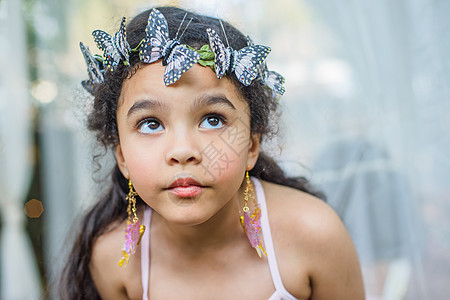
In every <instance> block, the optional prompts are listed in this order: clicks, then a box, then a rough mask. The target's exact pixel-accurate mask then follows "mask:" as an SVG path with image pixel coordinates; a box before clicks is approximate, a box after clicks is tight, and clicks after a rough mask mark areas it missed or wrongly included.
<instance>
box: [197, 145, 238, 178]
mask: <svg viewBox="0 0 450 300" xmlns="http://www.w3.org/2000/svg"><path fill="white" fill-rule="evenodd" d="M246 160H247V155H246V152H245V151H241V152H238V151H236V149H235V148H232V147H230V145H228V144H227V143H223V142H222V143H210V144H208V146H206V147H205V148H204V149H203V150H202V163H201V166H202V168H203V170H204V175H205V176H206V178H207V179H208V180H211V181H212V182H215V181H222V180H224V181H226V180H229V178H231V177H235V176H236V175H237V174H239V173H241V172H242V170H243V169H245V164H246Z"/></svg>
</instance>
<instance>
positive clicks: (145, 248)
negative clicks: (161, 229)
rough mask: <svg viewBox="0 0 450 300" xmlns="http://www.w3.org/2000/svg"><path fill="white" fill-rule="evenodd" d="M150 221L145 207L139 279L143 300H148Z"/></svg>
mask: <svg viewBox="0 0 450 300" xmlns="http://www.w3.org/2000/svg"><path fill="white" fill-rule="evenodd" d="M151 219H152V209H151V208H150V207H148V206H145V211H144V220H143V222H142V223H143V224H144V226H145V232H144V235H143V236H142V240H141V278H142V289H143V296H142V299H143V300H148V279H149V272H150V254H149V252H150V223H151Z"/></svg>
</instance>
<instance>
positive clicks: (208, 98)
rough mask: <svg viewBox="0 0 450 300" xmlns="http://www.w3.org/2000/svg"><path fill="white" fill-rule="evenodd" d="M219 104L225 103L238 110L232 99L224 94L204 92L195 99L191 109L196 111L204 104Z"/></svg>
mask: <svg viewBox="0 0 450 300" xmlns="http://www.w3.org/2000/svg"><path fill="white" fill-rule="evenodd" d="M217 104H219V105H225V106H228V107H229V108H231V109H233V110H236V107H234V105H233V103H231V101H230V100H228V98H227V97H226V96H225V95H223V94H217V95H208V94H203V95H201V96H200V97H198V98H197V99H195V101H194V104H193V105H192V106H191V111H196V110H198V109H199V108H201V107H203V106H208V105H217Z"/></svg>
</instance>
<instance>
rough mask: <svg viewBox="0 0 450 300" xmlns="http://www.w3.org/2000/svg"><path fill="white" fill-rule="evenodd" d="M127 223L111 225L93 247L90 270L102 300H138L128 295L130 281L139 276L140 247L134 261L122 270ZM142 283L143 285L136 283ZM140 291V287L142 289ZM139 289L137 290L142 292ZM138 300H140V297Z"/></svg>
mask: <svg viewBox="0 0 450 300" xmlns="http://www.w3.org/2000/svg"><path fill="white" fill-rule="evenodd" d="M124 229H125V221H124V222H115V223H113V224H111V225H110V226H109V227H108V228H107V230H105V232H104V233H103V234H102V235H100V236H99V237H98V238H97V239H96V240H95V241H94V245H93V247H92V254H91V263H90V265H89V270H90V272H91V276H92V279H93V281H94V284H95V286H96V288H97V291H98V292H99V294H100V296H101V298H102V299H135V298H136V297H133V296H132V295H129V292H128V291H135V290H136V288H133V287H132V288H130V287H129V286H128V285H129V284H130V282H136V280H133V281H130V280H127V278H135V277H136V276H138V275H140V272H139V271H140V251H139V250H140V249H139V248H140V247H138V248H137V251H136V253H135V254H134V255H133V256H132V257H131V259H130V260H129V262H128V265H126V266H122V267H121V266H119V261H120V259H121V256H122V248H123V245H124V241H125V230H124ZM137 282H140V281H137ZM139 287H140V286H139ZM139 287H137V288H138V290H139ZM136 299H139V297H137V298H136Z"/></svg>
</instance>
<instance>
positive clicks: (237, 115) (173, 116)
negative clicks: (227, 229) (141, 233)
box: [117, 63, 259, 225]
mask: <svg viewBox="0 0 450 300" xmlns="http://www.w3.org/2000/svg"><path fill="white" fill-rule="evenodd" d="M164 70H165V67H164V66H162V64H160V63H153V64H145V65H143V66H141V68H139V70H138V71H137V72H136V74H134V75H133V76H132V77H131V78H130V79H126V80H125V81H124V84H123V87H122V92H121V96H120V99H119V107H118V109H117V126H118V130H119V139H120V144H119V145H118V146H117V160H118V164H119V167H120V169H121V171H122V173H123V175H124V176H125V177H126V178H130V179H131V181H132V182H133V185H134V187H135V189H136V191H137V192H138V194H139V196H140V197H141V198H142V199H143V200H144V201H145V202H146V203H147V204H148V205H149V206H151V207H152V208H153V209H154V210H155V211H156V212H158V213H159V214H160V215H161V216H163V217H164V218H165V219H166V220H167V221H169V222H173V223H176V224H180V225H197V224H201V223H203V222H205V221H207V220H208V219H209V218H211V217H212V216H214V215H215V214H216V213H217V212H218V211H220V210H221V209H222V208H223V207H224V206H225V205H226V204H227V203H230V201H232V200H233V199H234V200H236V201H237V196H238V190H239V187H240V186H241V184H242V182H243V178H244V174H245V170H246V168H247V166H249V167H250V168H252V167H253V166H254V164H255V163H256V159H257V156H258V152H259V138H258V137H254V138H251V135H250V117H249V113H248V112H249V109H248V104H247V102H246V101H244V100H243V99H242V97H241V96H240V95H239V94H238V92H237V91H236V88H235V86H234V85H233V84H232V83H231V82H230V81H229V80H228V79H220V80H219V79H217V78H216V75H215V74H214V72H213V71H212V70H211V69H210V68H207V67H202V66H200V65H198V64H195V65H194V66H193V67H192V68H191V69H190V70H189V71H187V72H186V73H184V74H183V75H182V76H181V78H180V79H179V80H178V81H177V82H176V83H174V84H172V85H170V86H168V87H166V86H165V85H164V82H163V74H164Z"/></svg>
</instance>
